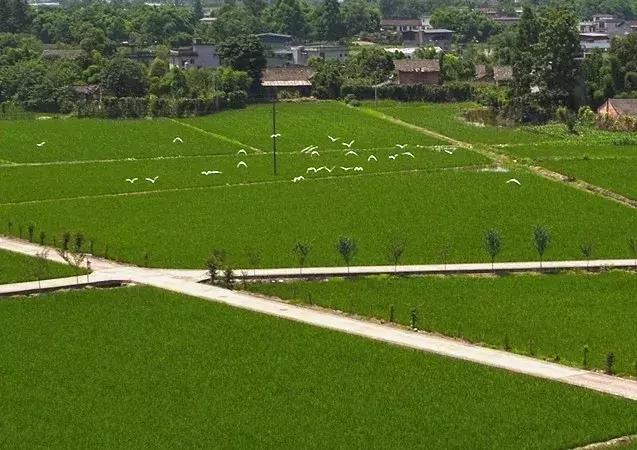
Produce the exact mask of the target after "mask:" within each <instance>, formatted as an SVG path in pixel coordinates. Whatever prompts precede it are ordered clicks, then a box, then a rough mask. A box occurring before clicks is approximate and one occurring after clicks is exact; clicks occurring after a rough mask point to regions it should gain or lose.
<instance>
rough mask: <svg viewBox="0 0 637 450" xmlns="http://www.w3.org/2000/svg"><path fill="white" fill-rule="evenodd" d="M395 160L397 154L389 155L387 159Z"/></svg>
mask: <svg viewBox="0 0 637 450" xmlns="http://www.w3.org/2000/svg"><path fill="white" fill-rule="evenodd" d="M396 158H398V153H396V154H395V155H389V159H392V160H395V159H396Z"/></svg>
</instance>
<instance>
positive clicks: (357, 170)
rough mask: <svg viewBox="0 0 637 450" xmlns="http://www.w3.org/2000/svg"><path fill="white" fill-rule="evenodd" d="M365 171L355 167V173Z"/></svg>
mask: <svg viewBox="0 0 637 450" xmlns="http://www.w3.org/2000/svg"><path fill="white" fill-rule="evenodd" d="M363 170H365V169H363V168H362V167H360V166H359V167H354V172H362V171H363Z"/></svg>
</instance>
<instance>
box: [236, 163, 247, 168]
mask: <svg viewBox="0 0 637 450" xmlns="http://www.w3.org/2000/svg"><path fill="white" fill-rule="evenodd" d="M239 167H245V168H247V167H248V165H247V164H246V162H245V161H239V162H238V163H237V169H238V168H239Z"/></svg>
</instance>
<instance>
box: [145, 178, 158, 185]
mask: <svg viewBox="0 0 637 450" xmlns="http://www.w3.org/2000/svg"><path fill="white" fill-rule="evenodd" d="M158 179H159V177H155V178H146V181H148V182H149V183H153V184H155V183H156V182H157V180H158Z"/></svg>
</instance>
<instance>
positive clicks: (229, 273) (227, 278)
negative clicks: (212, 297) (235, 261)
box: [223, 267, 235, 290]
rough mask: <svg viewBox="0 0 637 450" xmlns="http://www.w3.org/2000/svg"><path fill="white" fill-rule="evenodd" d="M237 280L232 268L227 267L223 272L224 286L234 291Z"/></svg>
mask: <svg viewBox="0 0 637 450" xmlns="http://www.w3.org/2000/svg"><path fill="white" fill-rule="evenodd" d="M234 284H235V278H234V270H233V269H232V267H226V268H225V269H224V271H223V285H224V287H225V288H226V289H230V290H232V289H234Z"/></svg>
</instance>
